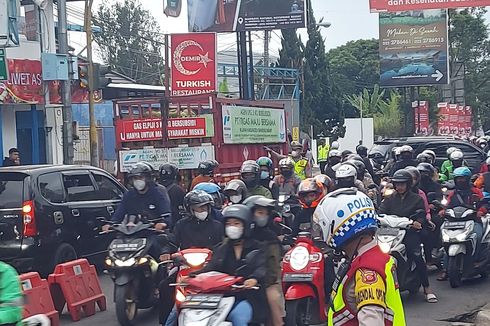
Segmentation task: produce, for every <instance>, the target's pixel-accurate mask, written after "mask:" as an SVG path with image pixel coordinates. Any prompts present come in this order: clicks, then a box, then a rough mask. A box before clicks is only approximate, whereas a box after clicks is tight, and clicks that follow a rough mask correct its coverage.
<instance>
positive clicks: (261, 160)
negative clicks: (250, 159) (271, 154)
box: [256, 156, 273, 169]
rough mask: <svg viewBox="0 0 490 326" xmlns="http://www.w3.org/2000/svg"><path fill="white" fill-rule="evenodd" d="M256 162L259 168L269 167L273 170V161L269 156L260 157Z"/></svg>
mask: <svg viewBox="0 0 490 326" xmlns="http://www.w3.org/2000/svg"><path fill="white" fill-rule="evenodd" d="M256 162H257V164H258V165H259V166H267V167H268V168H269V169H272V165H273V164H272V160H271V159H270V158H268V157H267V156H262V157H259V158H258V159H257V161H256Z"/></svg>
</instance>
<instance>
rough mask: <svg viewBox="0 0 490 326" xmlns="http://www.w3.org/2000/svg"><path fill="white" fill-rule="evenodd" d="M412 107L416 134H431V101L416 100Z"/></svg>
mask: <svg viewBox="0 0 490 326" xmlns="http://www.w3.org/2000/svg"><path fill="white" fill-rule="evenodd" d="M412 108H413V113H414V121H415V134H416V135H419V136H422V135H423V136H426V135H429V133H430V131H429V102H427V101H414V102H412Z"/></svg>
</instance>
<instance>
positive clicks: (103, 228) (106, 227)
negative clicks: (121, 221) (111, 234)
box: [102, 224, 111, 232]
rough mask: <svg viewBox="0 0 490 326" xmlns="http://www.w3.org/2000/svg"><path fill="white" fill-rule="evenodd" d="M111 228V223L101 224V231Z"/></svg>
mask: <svg viewBox="0 0 490 326" xmlns="http://www.w3.org/2000/svg"><path fill="white" fill-rule="evenodd" d="M110 228H111V225H110V224H106V225H102V231H103V232H107V231H109V230H110Z"/></svg>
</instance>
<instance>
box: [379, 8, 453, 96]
mask: <svg viewBox="0 0 490 326" xmlns="http://www.w3.org/2000/svg"><path fill="white" fill-rule="evenodd" d="M379 56H380V72H381V76H380V86H382V87H407V86H421V85H441V84H447V83H448V82H449V73H448V72H449V61H448V31H447V11H446V10H441V9H437V10H425V11H421V12H420V11H419V12H415V11H404V12H399V13H381V14H380V15H379Z"/></svg>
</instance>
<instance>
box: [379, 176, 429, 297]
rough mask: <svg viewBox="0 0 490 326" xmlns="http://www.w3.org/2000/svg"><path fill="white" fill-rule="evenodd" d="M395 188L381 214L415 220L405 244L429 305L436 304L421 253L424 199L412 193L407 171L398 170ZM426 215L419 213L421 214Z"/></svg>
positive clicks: (393, 181) (410, 180)
mask: <svg viewBox="0 0 490 326" xmlns="http://www.w3.org/2000/svg"><path fill="white" fill-rule="evenodd" d="M391 182H392V183H393V186H394V188H395V193H394V194H392V195H391V196H389V197H387V198H385V199H384V200H383V201H382V202H381V206H380V208H379V211H380V213H383V214H390V215H397V216H401V217H408V218H411V219H413V224H412V229H410V230H408V231H407V232H406V235H405V238H404V240H403V241H404V243H405V246H406V249H407V256H408V257H409V258H410V259H411V260H412V261H413V262H415V265H416V270H417V273H418V275H419V278H420V281H421V283H422V286H423V287H424V294H425V299H426V301H427V302H429V303H436V302H437V297H436V295H435V294H434V292H433V291H432V289H431V288H430V285H429V277H428V275H427V267H426V265H425V262H424V258H423V257H422V252H421V249H420V247H421V243H422V240H421V237H420V232H417V231H418V230H421V229H422V225H423V224H424V222H425V220H426V216H425V206H424V201H423V200H422V198H421V197H420V196H419V195H418V194H415V193H414V192H412V191H410V189H411V188H412V183H413V178H412V175H411V174H410V172H408V171H407V170H404V169H403V170H398V171H396V172H395V174H394V175H393V177H392V178H391ZM420 211H421V212H424V213H422V214H421V213H419V212H420Z"/></svg>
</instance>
